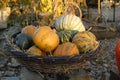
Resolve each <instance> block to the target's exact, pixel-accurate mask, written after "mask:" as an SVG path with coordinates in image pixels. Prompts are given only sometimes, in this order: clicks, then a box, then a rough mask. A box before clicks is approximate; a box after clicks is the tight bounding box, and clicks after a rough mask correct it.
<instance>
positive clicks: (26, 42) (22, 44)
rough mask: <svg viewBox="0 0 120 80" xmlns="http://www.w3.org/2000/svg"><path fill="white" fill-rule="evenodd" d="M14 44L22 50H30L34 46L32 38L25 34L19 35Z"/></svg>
mask: <svg viewBox="0 0 120 80" xmlns="http://www.w3.org/2000/svg"><path fill="white" fill-rule="evenodd" d="M14 42H15V44H16V45H17V46H18V47H19V48H20V49H28V48H30V47H31V46H32V45H33V40H32V38H31V37H30V36H28V35H26V34H24V33H20V34H18V35H17V36H16V37H15V39H14Z"/></svg>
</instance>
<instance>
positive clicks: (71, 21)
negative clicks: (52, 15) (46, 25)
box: [55, 14, 85, 32]
mask: <svg viewBox="0 0 120 80" xmlns="http://www.w3.org/2000/svg"><path fill="white" fill-rule="evenodd" d="M55 28H56V30H57V31H61V30H77V31H79V32H81V31H85V27H84V25H83V23H82V21H81V19H80V18H79V17H77V16H75V15H72V14H68V15H64V16H60V17H59V18H58V19H57V21H56V23H55Z"/></svg>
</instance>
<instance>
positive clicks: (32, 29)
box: [21, 25, 37, 37]
mask: <svg viewBox="0 0 120 80" xmlns="http://www.w3.org/2000/svg"><path fill="white" fill-rule="evenodd" d="M36 29H37V28H36V27H35V26H33V25H29V26H26V27H24V28H23V29H22V30H21V33H24V34H27V35H29V36H30V37H33V35H34V32H35V30H36Z"/></svg>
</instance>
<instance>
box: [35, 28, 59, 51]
mask: <svg viewBox="0 0 120 80" xmlns="http://www.w3.org/2000/svg"><path fill="white" fill-rule="evenodd" d="M33 42H34V43H35V45H36V46H37V47H39V48H40V49H41V50H43V51H45V52H51V51H53V50H54V49H55V48H56V47H57V46H58V44H59V37H58V35H57V34H56V32H55V31H54V30H52V29H51V28H50V27H49V26H42V27H39V28H38V29H37V30H36V31H35V33H34V37H33Z"/></svg>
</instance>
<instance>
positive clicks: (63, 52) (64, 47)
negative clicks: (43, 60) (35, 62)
mask: <svg viewBox="0 0 120 80" xmlns="http://www.w3.org/2000/svg"><path fill="white" fill-rule="evenodd" d="M78 54H79V50H78V48H77V46H76V45H75V44H74V43H71V42H65V43H63V44H61V45H59V46H58V47H57V48H56V50H55V51H54V53H53V55H54V56H73V55H78Z"/></svg>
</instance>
